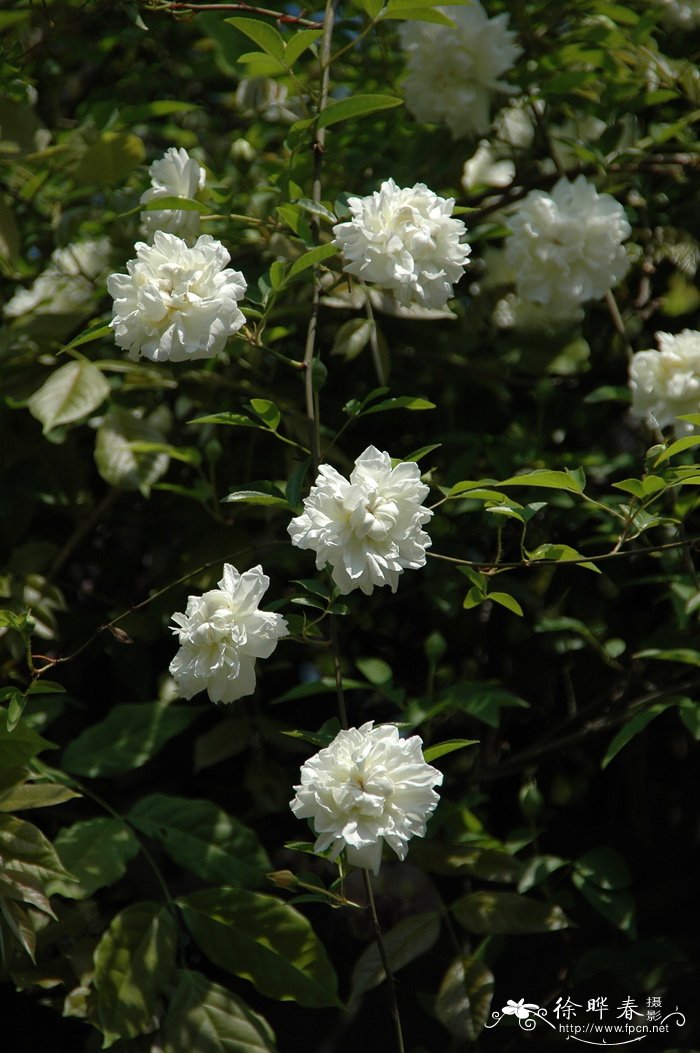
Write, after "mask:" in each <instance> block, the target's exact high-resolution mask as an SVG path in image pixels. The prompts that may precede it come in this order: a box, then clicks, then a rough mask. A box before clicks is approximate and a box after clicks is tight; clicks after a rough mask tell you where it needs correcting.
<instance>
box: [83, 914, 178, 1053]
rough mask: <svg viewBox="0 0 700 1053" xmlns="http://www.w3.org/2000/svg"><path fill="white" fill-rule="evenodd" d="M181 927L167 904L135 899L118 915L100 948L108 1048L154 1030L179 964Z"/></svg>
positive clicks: (100, 1000)
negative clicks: (124, 1039)
mask: <svg viewBox="0 0 700 1053" xmlns="http://www.w3.org/2000/svg"><path fill="white" fill-rule="evenodd" d="M176 947H177V927H176V925H175V921H174V920H173V917H172V915H171V914H170V912H169V910H168V909H167V908H166V907H161V906H160V904H158V903H135V904H133V905H132V906H131V907H127V909H126V910H123V911H122V912H121V914H117V916H116V917H115V918H114V919H113V921H112V923H111V925H110V926H109V928H108V929H107V931H106V932H105V933H104V935H103V936H102V938H101V940H100V942H99V943H98V945H97V947H96V948H95V959H94V961H95V980H94V983H95V990H96V995H97V997H96V1001H97V1012H98V1014H99V1020H100V1026H101V1030H102V1034H103V1036H104V1042H103V1045H102V1048H103V1049H107V1048H109V1046H111V1045H113V1044H114V1042H116V1041H117V1039H119V1038H135V1037H136V1036H137V1035H144V1034H148V1033H150V1032H151V1031H153V1030H155V1027H156V1020H155V1019H154V1018H155V1016H156V1011H157V1008H158V1000H159V996H160V995H161V994H163V993H164V992H165V990H166V988H167V987H168V985H169V983H170V979H171V976H172V973H173V971H174V968H175V950H176Z"/></svg>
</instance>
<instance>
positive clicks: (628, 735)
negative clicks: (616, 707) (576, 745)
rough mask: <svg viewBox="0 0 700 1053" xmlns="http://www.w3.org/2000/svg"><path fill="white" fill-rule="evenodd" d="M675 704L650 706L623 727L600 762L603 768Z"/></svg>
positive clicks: (664, 703) (665, 703)
mask: <svg viewBox="0 0 700 1053" xmlns="http://www.w3.org/2000/svg"><path fill="white" fill-rule="evenodd" d="M673 704H674V703H673V702H656V703H655V704H654V705H653V706H649V708H648V709H645V710H644V711H643V712H642V713H637V715H636V716H635V717H632V719H631V720H630V721H628V722H627V723H626V724H625V725H624V726H623V727H621V728H620V730H619V731H618V733H617V735H615V737H614V739H613V740H612V742H611V743H610V745H609V746H608V749H607V752H606V754H605V756H604V757H603V759H602V761H601V762H600V766H601V768H607V766H608V764H609V763H610V761H611V760H612V759H613V757H616V756H617V754H618V753H619V752H620V750H621V749H623V747H625V746H626V745H627V743H628V742H630V741H631V740H632V739H633V738H635V736H636V735H638V734H639V733H640V731H644V728H645V727H646V726H647V724H651V722H652V720H655V719H656V717H658V716H660V715H661V713H663V712H665V710H667V709H669V708H670V707H671V706H672V705H673Z"/></svg>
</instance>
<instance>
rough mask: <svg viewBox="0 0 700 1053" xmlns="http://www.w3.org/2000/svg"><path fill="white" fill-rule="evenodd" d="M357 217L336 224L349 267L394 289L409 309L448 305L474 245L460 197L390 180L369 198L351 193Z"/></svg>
mask: <svg viewBox="0 0 700 1053" xmlns="http://www.w3.org/2000/svg"><path fill="white" fill-rule="evenodd" d="M348 207H349V209H350V211H351V212H352V219H351V220H349V221H348V222H346V223H337V224H336V225H335V227H333V233H334V234H335V244H336V245H337V246H338V248H339V249H340V251H341V252H342V254H343V257H344V260H345V264H344V267H343V270H345V271H346V272H347V273H348V274H355V275H357V277H358V278H362V279H364V280H365V281H368V282H375V283H376V284H377V285H380V286H382V288H384V289H391V290H393V292H394V294H395V296H396V299H397V300H398V301H399V303H401V304H403V305H404V306H405V307H408V306H409V304H411V303H418V304H421V305H422V306H424V307H444V306H445V304H446V303H447V301H448V300H449V298H450V297H451V296H452V286H453V285H454V283H455V282H457V281H459V279H460V278H461V277H462V274H463V272H464V267H465V265H466V262H467V257H468V255H469V253H470V252H471V249H470V247H469V245H467V244H465V243H464V242H460V240H459V239H460V238H461V237H462V235H463V234H464V233H465V227H464V224H463V223H462V221H461V220H459V219H453V218H452V209H453V207H454V198H443V197H438V195H437V194H435V193H433V191H432V190H429V189H428V187H427V186H425V185H424V184H423V183H416V185H415V186H412V187H407V188H405V189H401V188H400V187H397V185H396V183H395V182H394V180H393V179H387V180H386V182H384V183H382V185H381V187H380V189H379V190H378V191H375V192H374V193H373V194H371V195H369V196H368V197H351V198H349V199H348Z"/></svg>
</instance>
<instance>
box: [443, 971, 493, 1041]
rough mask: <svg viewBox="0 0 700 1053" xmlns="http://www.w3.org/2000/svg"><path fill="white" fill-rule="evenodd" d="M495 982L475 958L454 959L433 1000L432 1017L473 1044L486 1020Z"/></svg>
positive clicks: (459, 1037)
mask: <svg viewBox="0 0 700 1053" xmlns="http://www.w3.org/2000/svg"><path fill="white" fill-rule="evenodd" d="M494 985H495V981H494V977H493V973H492V972H491V970H490V969H488V967H487V966H486V965H484V963H483V962H482V961H480V960H479V959H478V958H475V957H466V958H462V957H461V956H460V957H459V958H456V959H455V960H454V961H453V963H452V965H451V966H450V967H449V969H448V970H447V972H446V973H445V975H444V977H443V978H442V983H441V984H440V988H439V990H438V993H437V998H436V999H435V1015H436V1017H437V1018H438V1020H439V1021H440V1023H441V1024H442V1025H443V1027H445V1028H447V1030H448V1031H449V1032H450V1034H451V1035H454V1037H455V1038H458V1039H462V1040H463V1041H467V1042H475V1041H476V1039H477V1038H478V1037H479V1035H480V1034H481V1032H482V1030H483V1028H484V1024H485V1023H486V1021H487V1020H488V1015H489V1009H490V1008H491V999H492V998H493V989H494Z"/></svg>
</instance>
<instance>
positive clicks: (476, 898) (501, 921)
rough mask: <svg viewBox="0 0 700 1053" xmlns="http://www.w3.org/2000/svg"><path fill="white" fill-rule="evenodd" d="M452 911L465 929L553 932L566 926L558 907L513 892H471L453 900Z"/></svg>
mask: <svg viewBox="0 0 700 1053" xmlns="http://www.w3.org/2000/svg"><path fill="white" fill-rule="evenodd" d="M452 912H453V914H454V916H455V917H456V919H457V921H458V922H459V923H460V925H463V926H464V928H465V929H467V930H468V931H469V932H478V933H491V932H494V933H503V934H506V933H508V934H511V933H512V934H519V933H526V932H555V931H557V930H558V929H565V928H566V927H567V925H568V921H567V919H566V915H565V914H564V912H563V910H562V909H561V907H558V906H555V905H552V904H549V903H542V902H540V901H539V900H535V899H528V898H527V897H526V896H519V895H517V894H516V893H515V892H472V893H470V894H469V895H468V896H463V897H462V899H458V900H457V902H456V903H453V905H452Z"/></svg>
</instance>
